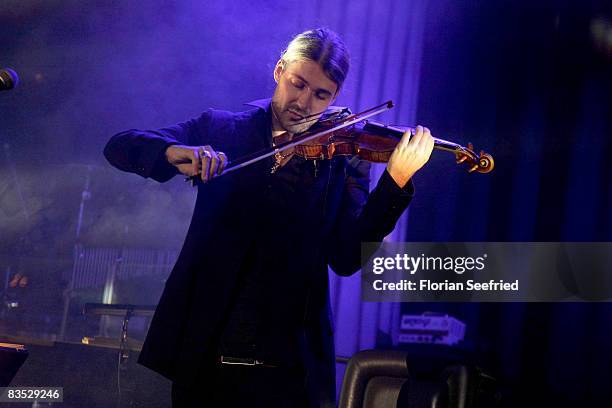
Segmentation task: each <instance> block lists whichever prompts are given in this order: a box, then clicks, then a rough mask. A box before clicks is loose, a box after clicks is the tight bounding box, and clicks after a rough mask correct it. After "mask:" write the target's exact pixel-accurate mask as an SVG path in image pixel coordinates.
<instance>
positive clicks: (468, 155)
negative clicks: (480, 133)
mask: <svg viewBox="0 0 612 408" xmlns="http://www.w3.org/2000/svg"><path fill="white" fill-rule="evenodd" d="M455 156H456V158H457V164H461V163H466V164H467V165H468V166H469V167H468V173H472V172H474V171H476V172H478V173H483V174H484V173H490V172H491V171H492V170H493V168H494V167H495V161H494V160H493V156H491V155H490V154H489V153H485V152H484V151H483V150H481V151H480V154H478V155H477V154H476V153H475V152H474V145H473V144H472V143H468V145H467V147H461V148H460V149H457V150H455Z"/></svg>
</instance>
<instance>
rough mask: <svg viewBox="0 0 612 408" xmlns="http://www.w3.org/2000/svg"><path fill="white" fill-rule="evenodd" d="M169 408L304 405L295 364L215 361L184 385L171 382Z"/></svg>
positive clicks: (302, 379)
mask: <svg viewBox="0 0 612 408" xmlns="http://www.w3.org/2000/svg"><path fill="white" fill-rule="evenodd" d="M172 407H173V408H206V407H214V408H226V407H227V408H233V407H241V408H242V407H262V408H263V407H266V408H302V407H308V396H307V393H306V388H305V375H304V372H303V370H301V369H299V368H295V367H292V368H285V367H262V366H243V365H229V364H217V365H214V366H213V367H211V369H210V370H206V373H205V374H204V375H203V376H202V377H201V378H200V379H198V381H196V382H195V383H194V385H193V386H190V387H186V386H183V385H181V384H177V383H173V384H172Z"/></svg>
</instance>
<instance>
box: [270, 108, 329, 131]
mask: <svg viewBox="0 0 612 408" xmlns="http://www.w3.org/2000/svg"><path fill="white" fill-rule="evenodd" d="M289 109H291V110H292V111H294V112H296V113H299V114H300V115H302V116H308V113H305V112H300V111H299V109H296V108H291V107H287V108H285V107H282V106H280V104H279V103H278V102H276V101H274V100H272V115H274V116H275V117H276V122H277V124H278V125H280V126H281V127H282V128H283V130H285V131H287V132H289V133H291V134H296V133H302V132H305V131H307V130H308V128H310V126H312V125H313V124H314V123H316V121H317V119H318V118H305V119H299V120H297V121H293V120H291V119H289V118H288V115H289V112H288V110H289Z"/></svg>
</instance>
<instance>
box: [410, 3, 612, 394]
mask: <svg viewBox="0 0 612 408" xmlns="http://www.w3.org/2000/svg"><path fill="white" fill-rule="evenodd" d="M426 20H427V21H428V24H427V29H426V31H425V34H424V45H423V50H424V51H423V59H422V73H421V81H420V93H419V105H418V111H417V118H418V121H419V122H422V123H427V124H431V127H432V129H433V130H434V133H435V135H438V136H439V137H442V138H448V139H450V140H453V138H456V139H457V140H461V141H464V142H467V141H472V142H473V143H474V145H475V146H476V148H477V149H479V148H483V149H485V150H490V151H491V152H494V157H495V161H496V162H495V163H496V168H495V170H494V172H493V173H491V174H489V175H486V176H481V175H467V174H465V173H464V172H462V171H460V170H459V169H457V168H454V167H455V165H454V164H452V158H450V157H446V156H445V154H444V153H436V154H435V157H434V158H433V159H432V162H431V163H430V164H429V165H428V167H427V168H426V169H425V170H424V171H423V172H422V174H421V175H420V178H419V180H418V185H417V187H418V197H417V198H418V199H416V200H415V201H414V204H413V206H412V208H411V211H410V218H409V222H408V239H409V240H411V241H568V242H571V241H586V242H592V241H611V240H612V189H611V188H610V187H611V183H612V161H611V160H610V159H609V157H610V156H609V155H610V151H611V148H612V63H611V62H612V44H610V43H607V45H602V43H601V42H600V41H599V40H598V38H599V37H598V34H597V33H598V30H599V28H598V27H599V25H600V24H601V21H605V22H607V30H608V31H607V32H608V33H610V32H612V31H610V29H611V24H612V15H611V14H610V8H609V3H608V4H607V7H604V2H601V3H596V2H569V1H565V2H562V1H559V2H530V1H497V2H489V1H472V2H455V1H432V2H430V7H429V8H428V11H427V16H426ZM608 35H609V34H608ZM608 41H609V40H608ZM610 273H612V271H610ZM424 310H431V311H440V312H445V313H450V314H452V315H454V316H457V317H459V318H460V319H461V320H463V321H465V322H466V323H467V326H468V335H467V339H466V343H465V344H464V347H467V348H470V349H472V351H474V352H475V354H476V355H477V358H478V360H480V362H481V363H483V364H484V365H486V366H488V367H490V368H492V369H493V372H494V373H495V375H496V376H498V378H500V379H501V380H502V383H503V384H504V387H505V390H504V391H505V394H506V396H507V397H508V400H507V406H529V402H534V401H536V400H542V401H545V402H546V403H545V405H543V406H566V405H568V406H603V405H606V406H609V405H607V404H610V403H611V402H612V390H611V389H610V385H609V383H610V374H609V369H610V367H611V366H612V325H611V322H612V307H611V305H610V304H609V303H565V304H563V303H559V304H552V303H529V304H519V303H501V304H500V303H496V304H493V303H482V304H473V303H463V304H459V303H454V304H431V303H430V304H404V305H403V306H402V311H403V312H404V313H408V312H410V313H415V312H416V313H418V312H421V311H424Z"/></svg>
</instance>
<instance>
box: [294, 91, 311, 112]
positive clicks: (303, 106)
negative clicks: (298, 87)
mask: <svg viewBox="0 0 612 408" xmlns="http://www.w3.org/2000/svg"><path fill="white" fill-rule="evenodd" d="M311 100H312V92H310V89H304V90H303V91H302V92H301V93H300V95H299V97H298V99H297V105H298V107H299V108H300V110H301V111H302V112H301V113H302V114H305V115H308V114H309V112H310V102H311Z"/></svg>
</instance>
